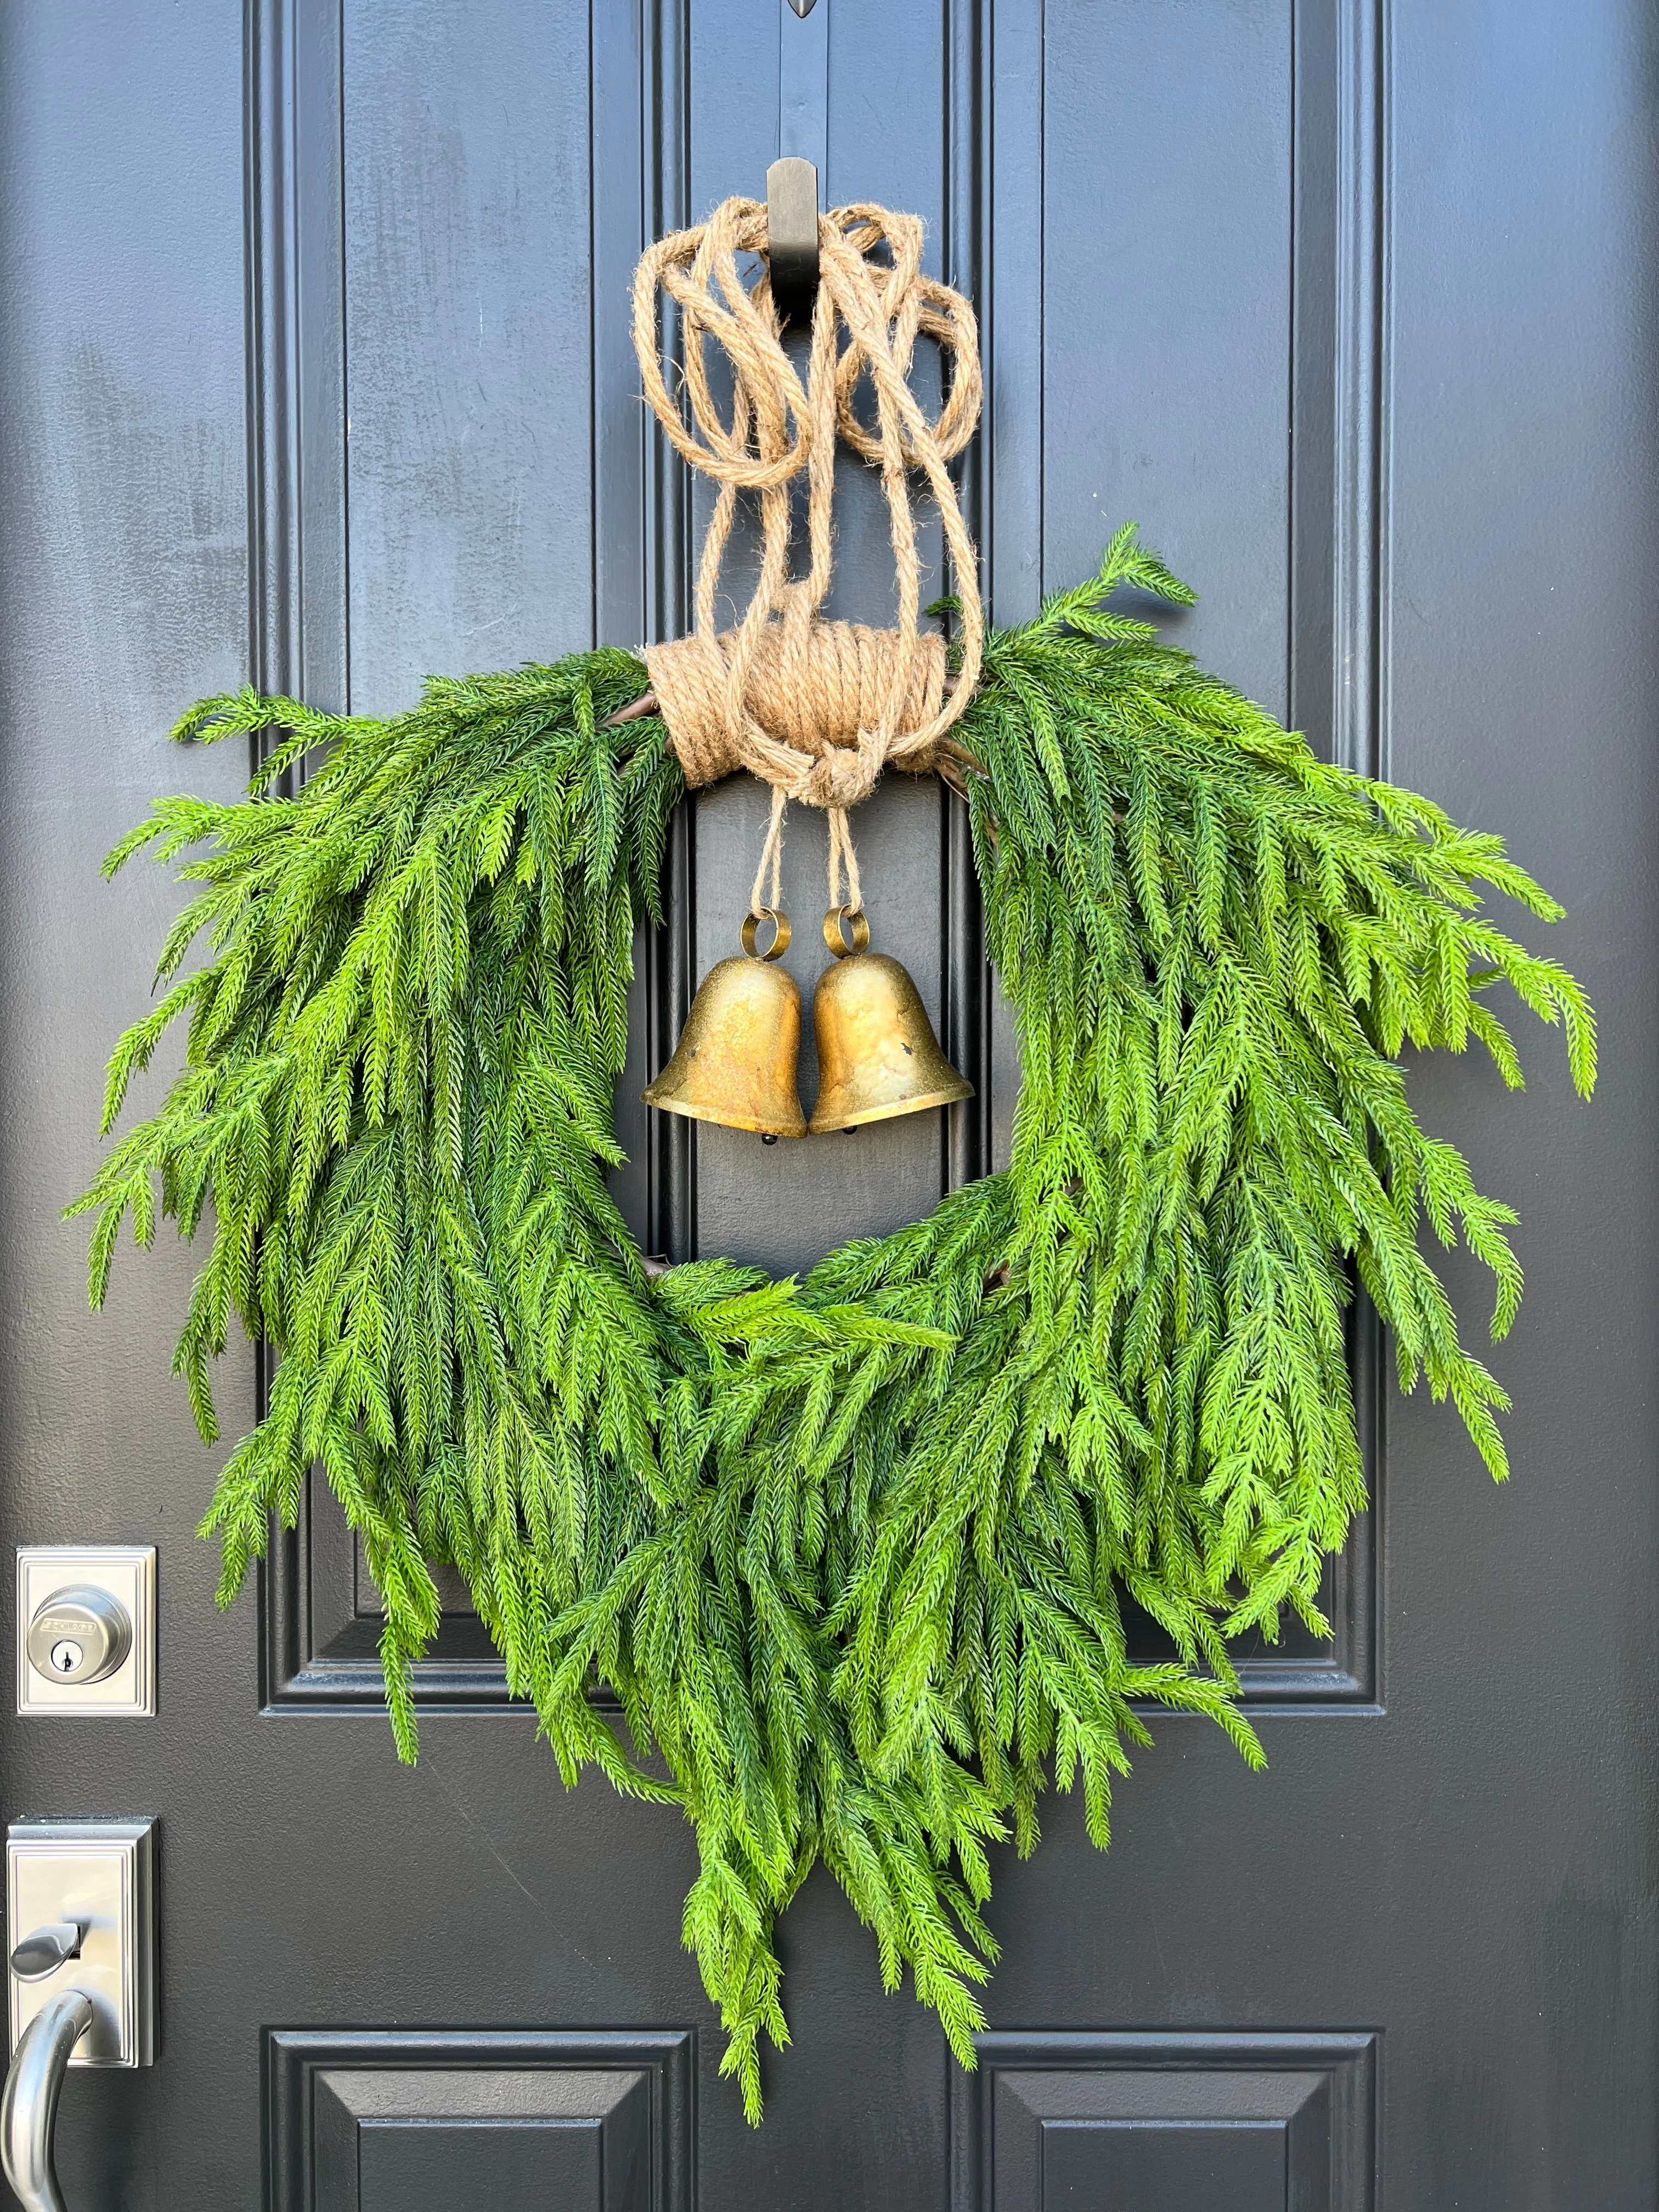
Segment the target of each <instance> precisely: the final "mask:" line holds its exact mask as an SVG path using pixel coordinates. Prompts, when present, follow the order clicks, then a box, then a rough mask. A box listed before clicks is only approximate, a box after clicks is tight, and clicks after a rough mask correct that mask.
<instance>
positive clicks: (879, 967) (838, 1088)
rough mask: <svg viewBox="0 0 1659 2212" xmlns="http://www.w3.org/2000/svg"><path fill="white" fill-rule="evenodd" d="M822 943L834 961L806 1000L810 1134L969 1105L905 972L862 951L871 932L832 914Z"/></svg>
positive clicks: (844, 914)
mask: <svg viewBox="0 0 1659 2212" xmlns="http://www.w3.org/2000/svg"><path fill="white" fill-rule="evenodd" d="M849 932H850V937H851V941H850V942H849V941H848V933H849ZM823 941H824V943H825V944H826V945H828V946H829V950H830V951H832V952H833V953H834V954H835V956H836V958H835V964H834V965H833V966H832V967H829V968H826V969H825V970H824V971H823V975H820V976H819V978H818V987H817V990H816V991H815V992H814V994H813V995H812V1022H813V1026H814V1027H815V1028H816V1030H817V1036H818V1073H819V1077H820V1083H819V1088H818V1103H817V1106H816V1107H815V1108H814V1109H813V1112H812V1120H811V1130H812V1133H813V1135H814V1136H817V1135H820V1134H821V1133H823V1131H824V1130H826V1129H857V1128H861V1127H863V1125H864V1124H865V1122H866V1121H890V1120H891V1119H892V1118H893V1116H894V1115H898V1114H919V1113H921V1110H922V1109H923V1108H924V1107H927V1106H949V1105H951V1104H952V1103H954V1102H955V1101H956V1100H957V1099H958V1098H971V1097H973V1095H974V1086H973V1085H972V1084H971V1083H965V1082H964V1081H963V1079H962V1077H961V1076H959V1075H958V1074H957V1072H956V1070H955V1068H954V1067H952V1066H951V1063H950V1061H949V1060H946V1058H945V1054H943V1053H942V1052H941V1051H940V1050H939V1040H938V1038H937V1037H936V1036H934V1035H933V1024H932V1023H931V1022H930V1021H929V1020H928V1018H927V1008H926V1006H923V1005H922V1003H921V992H920V991H918V990H917V988H916V987H915V983H914V982H913V981H911V978H910V974H909V970H908V969H906V968H904V967H903V966H902V965H901V963H899V962H898V961H896V960H891V959H889V957H887V955H886V954H885V953H884V952H869V951H866V950H865V948H866V945H868V944H869V942H870V925H869V923H868V922H867V921H866V920H865V918H864V916H863V915H862V914H860V913H859V912H858V911H857V910H856V909H854V908H849V907H844V906H840V907H832V908H830V909H829V913H828V914H827V915H825V916H824V917H823Z"/></svg>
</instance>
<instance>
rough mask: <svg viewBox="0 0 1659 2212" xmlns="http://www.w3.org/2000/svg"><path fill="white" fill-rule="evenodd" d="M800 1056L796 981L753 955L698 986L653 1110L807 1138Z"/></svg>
mask: <svg viewBox="0 0 1659 2212" xmlns="http://www.w3.org/2000/svg"><path fill="white" fill-rule="evenodd" d="M786 941H787V940H786ZM799 1051H800V989H799V986H798V984H797V983H796V981H795V979H794V977H793V975H790V973H789V972H788V970H787V969H784V968H775V967H771V966H769V964H768V963H767V962H766V961H764V960H762V959H758V958H751V957H748V956H747V955H744V956H741V957H738V958H737V959H732V960H721V961H720V962H718V963H716V964H715V965H714V967H713V968H711V969H709V971H708V974H707V975H705V976H704V977H703V979H702V982H701V983H700V984H699V985H698V986H697V995H696V998H695V999H694V1000H692V1001H691V1011H690V1013H689V1014H688V1015H687V1016H686V1018H685V1027H684V1029H683V1030H681V1032H680V1041H679V1042H678V1045H676V1047H675V1048H674V1057H673V1058H672V1059H671V1060H670V1061H669V1063H668V1065H667V1066H666V1067H665V1068H664V1070H663V1072H662V1073H661V1074H660V1075H659V1077H658V1078H657V1079H656V1081H655V1082H654V1083H653V1085H651V1087H650V1088H649V1090H647V1092H646V1093H645V1103H646V1104H647V1106H659V1107H661V1109H663V1111H664V1112H665V1113H666V1114H685V1115H690V1118H691V1119H692V1120H693V1121H719V1122H720V1123H722V1124H723V1125H724V1126H725V1127H726V1128H728V1129H753V1130H756V1131H757V1133H759V1134H760V1135H761V1136H763V1137H804V1136H805V1134H806V1116H805V1114H803V1113H802V1111H801V1104H800V1099H799V1097H798V1096H797V1094H796V1091H795V1060H796V1058H797V1055H798V1054H799Z"/></svg>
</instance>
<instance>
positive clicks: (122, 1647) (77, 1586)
mask: <svg viewBox="0 0 1659 2212" xmlns="http://www.w3.org/2000/svg"><path fill="white" fill-rule="evenodd" d="M26 1648H27V1651H28V1655H29V1664H30V1666H31V1667H33V1668H34V1670H35V1672H36V1674H45V1675H46V1677H47V1679H48V1680H51V1681H54V1682H101V1681H103V1680H105V1678H106V1676H108V1675H110V1674H113V1673H114V1672H115V1670H116V1668H118V1666H119V1665H120V1663H121V1662H122V1661H123V1660H124V1659H125V1657H126V1656H127V1653H128V1652H129V1651H130V1650H131V1649H132V1616H131V1614H130V1613H128V1611H127V1609H126V1607H125V1606H124V1605H123V1604H122V1602H121V1601H120V1599H119V1598H118V1597H116V1596H115V1595H113V1594H112V1592H111V1591H109V1590H106V1589H98V1588H97V1587H96V1586H95V1585H94V1584H93V1583H73V1584H71V1585H70V1588H69V1589H58V1590H53V1591H52V1592H51V1593H50V1595H48V1596H47V1597H46V1598H45V1599H44V1600H43V1601H41V1603H40V1605H39V1606H38V1607H36V1608H35V1613H34V1618H33V1620H31V1621H30V1623H29V1632H28V1641H27V1647H26Z"/></svg>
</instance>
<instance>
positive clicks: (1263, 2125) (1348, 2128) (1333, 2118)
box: [950, 2029, 1381, 2212]
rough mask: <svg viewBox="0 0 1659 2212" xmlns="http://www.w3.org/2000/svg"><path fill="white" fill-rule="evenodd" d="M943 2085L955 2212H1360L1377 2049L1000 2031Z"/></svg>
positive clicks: (1372, 2141) (1372, 2126)
mask: <svg viewBox="0 0 1659 2212" xmlns="http://www.w3.org/2000/svg"><path fill="white" fill-rule="evenodd" d="M974 2042H975V2051H976V2052H977V2054H978V2059H979V2065H978V2069H977V2071H976V2072H975V2073H973V2074H966V2073H963V2071H961V2069H952V2072H951V2196H950V2203H951V2212H1062V2208H1064V2207H1065V2206H1067V2205H1071V2204H1073V2203H1083V2202H1085V2201H1087V2202H1096V2203H1108V2202H1109V2203H1118V2202H1120V2201H1121V2202H1123V2203H1128V2202H1129V2201H1130V2200H1131V2199H1133V2202H1134V2203H1136V2204H1137V2205H1145V2206H1146V2207H1148V2208H1154V2207H1161V2206H1166V2205H1167V2206H1168V2207H1170V2212H1174V2208H1175V2207H1176V2206H1177V2205H1181V2206H1186V2205H1188V2204H1194V2205H1195V2204H1198V2203H1206V2204H1208V2203H1214V2204H1217V2205H1221V2204H1224V2203H1225V2205H1226V2206H1227V2208H1228V2212H1285V2208H1286V2207H1288V2208H1289V2212H1370V2208H1371V2207H1372V2205H1373V2204H1374V2203H1375V2178H1376V2119H1375V2105H1376V2062H1377V2057H1378V2051H1379V2047H1380V2043H1381V2039H1380V2037H1379V2036H1378V2035H1376V2034H1375V2033H1368V2032H1364V2031H1355V2032H1317V2033H1307V2034H1279V2033H1261V2032H1258V2031H1255V2030H1243V2031H1240V2032H1238V2033H1234V2034H1225V2033H1202V2034H1194V2033H1188V2032H1187V2031H1185V2030H1181V2029H1171V2030H1170V2031H1168V2032H1167V2033H1159V2032H1158V2031H1155V2030H1150V2029H1148V2030H1133V2031H1127V2032H1121V2033H1119V2032H1111V2033H1023V2032H1020V2031H1011V2032H1006V2033H1003V2032H998V2033H992V2034H986V2035H980V2036H976V2037H975V2039H974Z"/></svg>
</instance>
